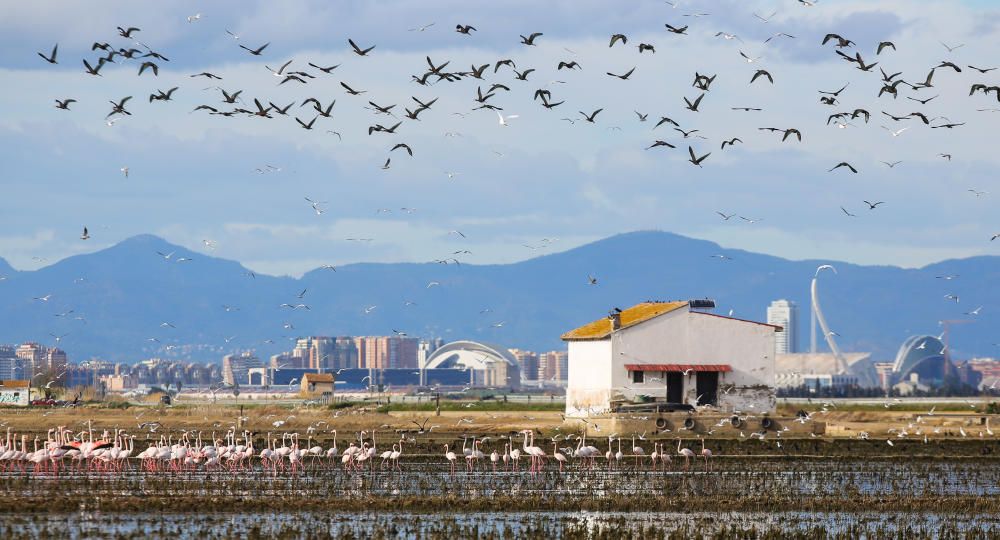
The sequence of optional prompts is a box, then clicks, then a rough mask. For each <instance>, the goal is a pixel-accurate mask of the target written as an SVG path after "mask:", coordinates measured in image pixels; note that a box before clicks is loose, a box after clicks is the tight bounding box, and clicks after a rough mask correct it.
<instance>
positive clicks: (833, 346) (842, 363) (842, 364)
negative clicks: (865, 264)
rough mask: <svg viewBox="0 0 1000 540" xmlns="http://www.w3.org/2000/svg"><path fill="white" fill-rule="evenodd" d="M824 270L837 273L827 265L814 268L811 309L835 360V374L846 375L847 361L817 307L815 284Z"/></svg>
mask: <svg viewBox="0 0 1000 540" xmlns="http://www.w3.org/2000/svg"><path fill="white" fill-rule="evenodd" d="M825 269H829V270H833V273H834V274H836V273H837V269H836V268H834V267H833V266H831V265H829V264H824V265H821V266H820V267H818V268H816V274H815V275H813V279H812V285H811V286H810V293H811V295H812V309H813V313H814V314H815V315H816V320H817V321H819V327H820V328H821V329H822V330H823V336H824V337H825V338H826V344H827V345H829V346H830V351H831V352H833V357H834V358H835V359H836V360H837V373H847V361H846V360H845V359H844V355H843V354H841V353H840V347H838V346H837V342H836V340H834V339H833V332H831V331H830V327H829V326H827V325H826V317H824V316H823V310H822V309H820V307H819V292H818V290H817V287H816V284H817V280H818V279H819V273H820V271H822V270H825Z"/></svg>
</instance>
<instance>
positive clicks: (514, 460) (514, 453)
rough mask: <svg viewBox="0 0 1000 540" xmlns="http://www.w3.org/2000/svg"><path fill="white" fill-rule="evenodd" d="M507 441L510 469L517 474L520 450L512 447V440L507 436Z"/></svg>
mask: <svg viewBox="0 0 1000 540" xmlns="http://www.w3.org/2000/svg"><path fill="white" fill-rule="evenodd" d="M507 440H508V441H509V442H510V461H511V464H510V465H511V468H512V469H513V470H514V471H515V472H517V470H518V464H519V461H520V460H521V450H520V449H518V448H517V447H515V446H514V438H513V437H510V436H507Z"/></svg>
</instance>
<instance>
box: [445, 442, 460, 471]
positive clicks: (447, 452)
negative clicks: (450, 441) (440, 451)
mask: <svg viewBox="0 0 1000 540" xmlns="http://www.w3.org/2000/svg"><path fill="white" fill-rule="evenodd" d="M444 457H445V459H447V460H448V462H449V463H451V475H452V476H455V459H457V457H458V456H456V455H455V452H452V451H450V450H448V445H447V444H446V445H444Z"/></svg>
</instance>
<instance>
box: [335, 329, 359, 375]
mask: <svg viewBox="0 0 1000 540" xmlns="http://www.w3.org/2000/svg"><path fill="white" fill-rule="evenodd" d="M327 367H329V369H345V368H346V369H356V368H357V367H358V346H357V345H356V344H355V343H354V338H351V337H347V336H341V337H338V338H337V339H336V340H335V341H334V342H333V348H332V350H331V351H330V358H329V359H327Z"/></svg>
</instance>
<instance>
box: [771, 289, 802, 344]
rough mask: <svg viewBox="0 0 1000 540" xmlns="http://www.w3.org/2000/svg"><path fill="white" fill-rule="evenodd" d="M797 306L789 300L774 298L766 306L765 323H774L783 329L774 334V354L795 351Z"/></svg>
mask: <svg viewBox="0 0 1000 540" xmlns="http://www.w3.org/2000/svg"><path fill="white" fill-rule="evenodd" d="M798 314H799V308H798V306H796V305H795V302H792V301H790V300H775V301H773V302H771V305H770V306H767V324H774V325H777V326H780V327H782V328H783V329H784V331H783V332H775V334H774V352H775V354H787V353H793V352H797V351H796V349H795V342H796V339H797V338H798V332H797V326H798V325H797V324H796V319H797V318H798Z"/></svg>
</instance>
